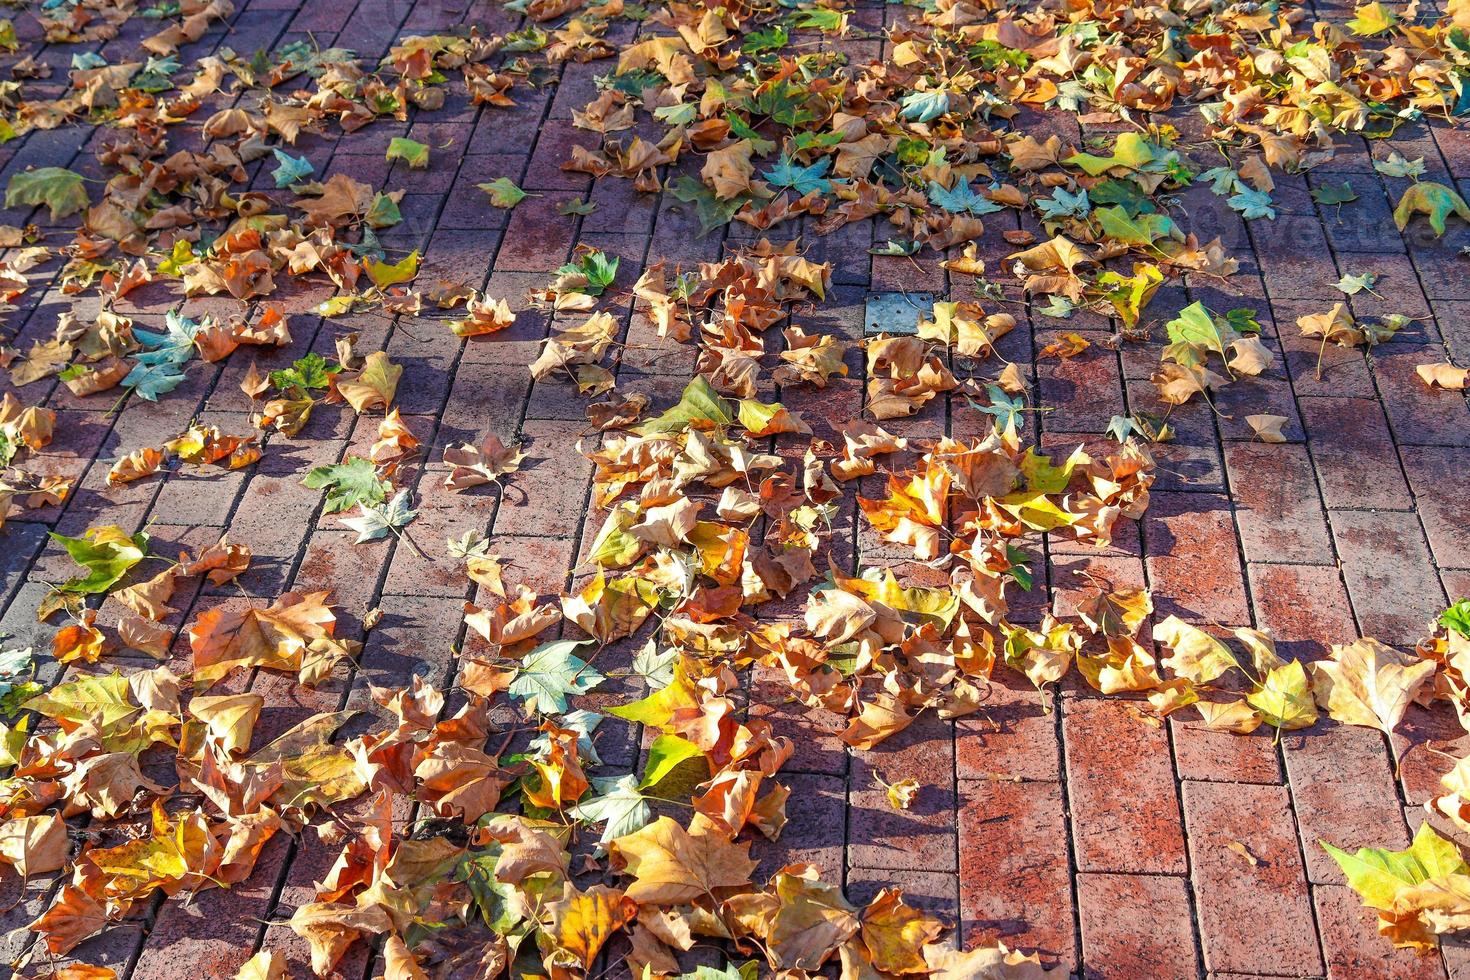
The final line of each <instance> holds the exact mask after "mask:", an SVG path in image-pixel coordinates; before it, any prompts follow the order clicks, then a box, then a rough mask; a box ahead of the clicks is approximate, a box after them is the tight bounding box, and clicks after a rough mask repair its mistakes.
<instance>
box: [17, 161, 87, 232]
mask: <svg viewBox="0 0 1470 980" xmlns="http://www.w3.org/2000/svg"><path fill="white" fill-rule="evenodd" d="M83 180H84V178H83V177H82V175H81V174H78V173H73V172H72V171H70V170H66V169H64V168H62V167H40V168H38V169H36V170H26V171H23V172H22V173H18V174H16V175H15V176H13V177H11V178H10V184H9V186H8V187H6V188H5V206H6V207H7V208H11V207H15V205H17V204H31V205H36V204H44V205H46V207H48V208H50V210H51V220H52V221H56V220H58V219H61V218H64V217H66V216H67V215H69V214H76V213H77V212H78V211H81V210H82V209H84V208H86V207H87V206H88V205H89V204H90V203H91V202H90V201H88V200H87V189H86V188H85V187H84V186H83Z"/></svg>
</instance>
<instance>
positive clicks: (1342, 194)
mask: <svg viewBox="0 0 1470 980" xmlns="http://www.w3.org/2000/svg"><path fill="white" fill-rule="evenodd" d="M1357 199H1358V192H1357V191H1355V190H1353V185H1352V182H1351V181H1347V180H1344V181H1343V182H1342V183H1341V184H1323V185H1322V186H1321V187H1314V188H1312V200H1314V201H1316V202H1317V203H1318V204H1327V205H1332V204H1347V203H1348V202H1349V201H1356V200H1357Z"/></svg>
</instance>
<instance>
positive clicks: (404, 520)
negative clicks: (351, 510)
mask: <svg viewBox="0 0 1470 980" xmlns="http://www.w3.org/2000/svg"><path fill="white" fill-rule="evenodd" d="M359 510H360V511H361V513H359V514H358V516H356V517H344V518H343V519H342V523H343V524H344V525H346V526H347V527H350V528H352V530H354V531H356V532H357V540H356V541H354V542H353V543H354V544H362V543H363V542H364V541H376V540H378V539H379V538H385V537H387V536H388V533H389V532H390V531H398V530H399V529H401V528H404V527H407V526H408V525H409V524H411V523H413V519H414V518H415V517H417V516H418V513H419V512H418V511H416V510H411V509H410V508H409V506H408V491H407V490H400V491H398V493H397V494H395V495H394V497H393V499H392V500H390V501H388V503H386V504H376V505H373V504H362V505H360V506H359Z"/></svg>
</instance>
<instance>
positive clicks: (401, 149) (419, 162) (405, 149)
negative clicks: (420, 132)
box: [388, 136, 429, 170]
mask: <svg viewBox="0 0 1470 980" xmlns="http://www.w3.org/2000/svg"><path fill="white" fill-rule="evenodd" d="M394 160H401V161H403V162H404V163H406V164H408V166H409V169H410V170H425V169H427V168H428V166H429V144H427V143H420V142H419V141H418V140H411V139H408V138H407V137H404V136H395V137H393V139H391V140H390V141H389V142H388V162H389V163H392V162H393V161H394Z"/></svg>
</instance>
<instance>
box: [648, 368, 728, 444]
mask: <svg viewBox="0 0 1470 980" xmlns="http://www.w3.org/2000/svg"><path fill="white" fill-rule="evenodd" d="M733 421H735V410H734V408H733V407H732V406H731V405H730V403H729V402H728V401H726V400H725V399H723V398H721V397H720V396H719V394H718V393H717V392H716V391H715V389H714V387H713V386H712V385H711V384H710V383H709V381H708V380H707V379H706V378H705V377H704V375H702V374H697V375H695V376H694V380H692V381H690V382H689V383H688V384H687V385H685V386H684V394H683V395H682V396H681V397H680V398H679V404H677V405H675V406H673V407H672V408H670V409H669V410H668V411H666V412H664V413H663V414H662V415H660V416H659V417H658V418H656V419H649V420H648V421H647V422H644V423H643V424H642V425H640V426H638V428H636V429H634V430H633V431H634V432H635V433H637V434H638V435H640V436H646V435H651V434H653V433H655V432H683V431H684V430H685V429H687V428H689V426H690V425H691V424H692V423H694V422H704V423H709V424H711V425H729V424H730V423H731V422H733Z"/></svg>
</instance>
